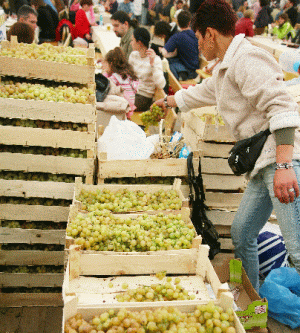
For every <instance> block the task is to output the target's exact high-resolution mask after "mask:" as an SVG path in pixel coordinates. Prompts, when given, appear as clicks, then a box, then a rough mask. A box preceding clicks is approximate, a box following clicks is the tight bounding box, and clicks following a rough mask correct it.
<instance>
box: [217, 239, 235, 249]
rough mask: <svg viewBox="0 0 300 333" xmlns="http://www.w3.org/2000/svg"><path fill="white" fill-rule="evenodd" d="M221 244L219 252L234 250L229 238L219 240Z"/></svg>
mask: <svg viewBox="0 0 300 333" xmlns="http://www.w3.org/2000/svg"><path fill="white" fill-rule="evenodd" d="M219 241H220V243H221V250H234V245H233V244H232V239H231V238H219Z"/></svg>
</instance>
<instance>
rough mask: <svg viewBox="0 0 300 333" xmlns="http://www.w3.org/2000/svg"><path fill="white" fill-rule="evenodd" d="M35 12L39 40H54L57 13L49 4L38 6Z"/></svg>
mask: <svg viewBox="0 0 300 333" xmlns="http://www.w3.org/2000/svg"><path fill="white" fill-rule="evenodd" d="M37 12H38V20H37V25H38V27H39V29H40V31H39V42H43V41H47V40H50V41H53V40H55V30H56V27H57V25H58V22H59V21H58V15H57V13H56V12H55V11H54V10H53V9H52V8H51V7H50V6H49V5H46V6H41V7H39V8H38V10H37Z"/></svg>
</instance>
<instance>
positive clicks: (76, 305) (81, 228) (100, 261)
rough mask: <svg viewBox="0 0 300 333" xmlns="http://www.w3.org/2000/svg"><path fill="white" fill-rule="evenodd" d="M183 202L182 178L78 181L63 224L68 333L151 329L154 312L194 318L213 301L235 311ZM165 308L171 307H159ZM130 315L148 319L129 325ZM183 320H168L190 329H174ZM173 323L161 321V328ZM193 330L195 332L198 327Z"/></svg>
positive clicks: (237, 327) (238, 328) (232, 320)
mask: <svg viewBox="0 0 300 333" xmlns="http://www.w3.org/2000/svg"><path fill="white" fill-rule="evenodd" d="M186 203H187V201H185V200H184V198H183V195H182V191H181V188H180V180H176V182H175V184H174V185H173V186H166V185H148V186H147V185H110V184H102V185H93V186H92V185H85V184H82V183H81V182H80V181H79V180H78V181H77V183H76V185H75V193H74V198H73V204H72V207H71V209H70V214H69V221H68V227H67V248H68V250H67V251H68V252H69V256H68V264H67V269H66V273H65V277H64V286H63V297H64V319H63V325H64V329H65V332H73V333H74V332H81V331H82V330H83V329H84V327H85V326H86V328H85V329H87V330H90V331H92V329H94V330H95V331H99V330H100V331H104V332H106V331H109V329H111V330H113V331H114V330H115V331H117V332H119V331H120V332H121V331H122V328H121V327H119V328H118V326H123V329H124V328H125V327H126V325H128V326H127V329H129V331H128V332H151V331H152V332H155V331H158V329H159V328H158V326H157V325H160V324H162V323H161V321H160V320H156V319H152V320H151V318H152V317H151V312H150V311H151V310H152V311H155V312H154V313H153V314H152V316H154V317H155V318H156V317H159V318H160V317H161V316H160V315H159V313H161V314H162V315H163V316H164V315H167V314H166V311H170V312H172V311H175V313H178V315H179V312H177V311H183V312H195V311H196V312H195V314H196V315H198V317H199V316H201V313H200V311H201V310H200V309H202V310H205V311H206V310H207V309H210V308H213V309H216V308H214V306H213V305H212V304H211V303H209V301H210V300H211V299H212V298H216V299H217V300H216V304H217V305H221V306H223V307H224V309H225V312H226V309H227V308H229V307H231V306H232V304H233V297H232V295H231V294H230V293H228V292H227V291H228V289H227V288H226V286H224V285H222V284H221V283H220V281H219V279H218V277H217V275H216V273H215V271H214V269H213V267H212V265H211V263H210V261H209V259H208V251H209V248H208V246H206V245H201V237H199V236H196V233H195V230H194V228H193V225H192V224H191V221H190V219H189V208H188V207H184V206H185V205H186ZM108 210H109V211H108ZM74 244H75V245H74ZM212 295H214V296H212ZM211 297H212V298H211ZM163 306H165V307H166V306H167V307H168V310H166V308H165V310H158V309H159V308H161V307H163ZM197 306H198V308H197ZM201 306H204V307H202V308H201ZM170 307H174V309H175V310H171V309H170ZM119 310H120V311H121V312H119ZM128 310H129V311H138V312H139V313H138V314H135V315H134V314H130V312H128ZM197 310H198V311H197ZM145 311H146V312H145ZM205 311H204V312H205ZM220 311H221V310H220ZM77 312H80V313H81V315H79V314H78V313H77ZM123 312H124V313H123ZM204 312H203V313H204ZM117 314H118V315H117ZM123 315H125V316H123ZM215 315H216V316H218V314H215ZM227 315H228V317H227ZM74 316H75V317H74ZM81 316H82V317H81ZM135 316H137V317H141V316H146V317H147V318H146V317H145V318H144V319H145V320H144V321H143V322H142V323H141V322H139V320H137V322H133V321H132V320H131V319H133V318H136V317H135ZM181 316H182V317H181ZM184 316H185V315H183V314H181V315H179V317H180V318H182V319H180V320H179V317H178V321H177V319H175V321H174V320H173V319H171V318H169V321H170V323H171V322H172V321H173V326H174V325H175V323H176V321H177V323H176V325H177V324H178V325H188V324H187V322H186V323H185V324H184V323H182V324H179V322H181V321H184ZM205 316H212V313H211V315H210V314H206V315H205ZM219 316H220V313H219ZM223 316H224V318H225V317H226V318H227V319H228V320H229V321H230V325H235V330H234V331H232V332H244V329H243V327H242V326H241V324H240V322H239V321H238V319H237V317H236V316H235V313H234V312H233V311H232V310H228V312H227V313H226V315H225V314H224V315H223ZM116 317H119V318H116ZM191 317H192V315H191ZM191 317H189V318H191ZM113 318H115V319H113ZM126 318H127V320H126ZM222 318H223V317H222ZM165 319H166V318H165ZM124 320H125V321H124ZM195 320H196V321H197V319H195ZM85 321H91V322H90V323H87V322H85ZM190 321H194V319H190ZM196 321H195V322H194V323H195V325H196ZM170 323H168V322H167V320H164V324H165V325H166V327H167V326H168V325H169V324H170ZM210 324H211V325H213V322H211V323H210ZM217 324H219V322H217ZM124 325H125V326H124ZM131 325H133V326H131ZM220 325H221V321H220ZM224 325H229V323H228V324H225V323H224ZM92 326H93V327H92ZM196 326H197V327H198V328H200V326H201V324H200V322H198V324H197V325H196ZM179 327H180V326H179ZM138 329H140V330H138ZM194 329H195V328H193V329H192V331H191V332H193V330H194ZM186 332H190V331H189V330H187V331H186ZM200 332H201V331H200ZM228 332H230V331H228Z"/></svg>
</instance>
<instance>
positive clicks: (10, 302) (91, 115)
mask: <svg viewBox="0 0 300 333" xmlns="http://www.w3.org/2000/svg"><path fill="white" fill-rule="evenodd" d="M2 43H3V45H2V47H7V48H10V47H13V48H18V44H17V42H16V41H15V40H14V39H13V40H12V41H11V43H9V42H7V41H5V42H2ZM94 53H95V51H94V48H93V46H91V47H90V48H89V49H88V50H86V57H87V65H85V66H84V65H73V64H68V63H58V62H50V61H42V60H37V59H20V58H10V57H4V56H0V75H1V76H3V77H5V76H13V77H15V78H17V77H22V78H23V79H24V78H26V79H41V80H48V81H49V80H51V81H55V82H65V83H63V84H66V85H67V84H68V83H75V84H77V86H78V85H80V86H81V87H82V86H85V87H89V88H91V89H93V90H94V89H95V75H94V72H95V71H94ZM0 117H1V118H6V119H7V118H10V119H18V120H21V121H22V120H23V119H29V120H34V121H36V120H38V121H49V122H51V123H52V124H55V123H56V122H63V123H64V122H67V123H77V124H80V125H83V126H85V127H87V131H84V132H82V131H72V130H62V129H55V128H33V127H21V126H0V148H1V152H0V173H1V172H2V173H5V172H9V173H10V174H13V173H15V174H16V176H15V177H13V179H0V200H1V204H0V222H1V223H2V225H0V246H2V250H1V253H0V266H1V267H2V269H1V273H0V288H2V293H1V292H0V306H22V305H57V304H61V303H62V298H61V286H62V282H63V267H64V266H63V265H64V243H65V236H64V235H65V225H66V222H67V219H68V214H69V205H70V203H71V200H72V197H73V191H74V182H73V183H66V182H64V181H61V179H60V181H47V182H46V181H34V180H18V173H19V172H22V173H28V175H32V174H34V173H47V174H55V175H57V177H60V176H62V175H65V174H66V175H72V176H74V179H75V176H82V177H85V181H86V182H87V183H90V184H91V183H92V182H93V177H94V164H95V119H96V112H95V96H91V99H90V100H89V104H73V103H66V102H52V101H51V102H50V101H43V100H23V99H22V100H21V99H13V98H0ZM56 128H57V127H56ZM15 146H18V147H21V148H31V147H32V148H36V147H39V148H40V149H39V151H40V152H41V153H38V154H35V153H32V152H30V153H29V154H28V153H26V154H23V153H21V152H18V153H17V152H14V147H15ZM53 148H63V149H70V150H74V149H75V150H76V151H78V150H81V151H82V153H83V154H84V156H85V157H70V156H63V155H57V156H54V155H47V156H46V155H44V154H43V152H44V150H47V149H53ZM30 179H34V177H33V178H32V177H31V178H30ZM16 200H17V201H16ZM12 221H15V223H16V225H17V226H18V222H20V223H21V225H22V226H23V228H20V227H17V228H16V227H15V228H7V227H3V225H9V224H13V223H12ZM59 222H60V227H61V228H63V229H60V230H59V229H58V230H57V228H54V230H42V229H38V227H39V225H41V224H40V223H43V225H44V226H45V225H46V229H48V228H47V226H48V225H49V226H51V225H52V226H53V224H56V223H59ZM26 225H27V226H26ZM30 225H34V226H36V228H37V229H32V227H30ZM56 225H57V224H56ZM24 227H25V229H24ZM24 244H25V245H24ZM24 248H25V249H26V250H24ZM10 249H13V250H10ZM51 249H54V251H51ZM39 265H43V266H47V267H49V265H50V266H56V268H55V269H54V271H55V273H48V272H47V273H45V267H44V268H43V269H44V270H42V273H11V270H8V271H7V268H9V267H8V266H31V268H32V266H39ZM46 271H47V270H46ZM29 272H30V271H29ZM53 287H56V288H55V289H56V291H57V290H58V293H53V292H52V290H54V289H53ZM15 288H21V289H16V290H17V292H15V293H14V292H12V293H11V292H10V291H11V290H12V291H13V290H14V289H15ZM28 288H34V289H28ZM37 288H40V291H43V290H45V289H43V288H46V289H47V293H37V292H36V291H37ZM20 290H21V292H19V291H20ZM32 290H33V291H32ZM59 291H60V292H59Z"/></svg>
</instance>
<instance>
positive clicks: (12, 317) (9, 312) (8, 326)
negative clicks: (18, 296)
mask: <svg viewBox="0 0 300 333" xmlns="http://www.w3.org/2000/svg"><path fill="white" fill-rule="evenodd" d="M1 295H3V294H0V304H1ZM0 307H1V305H0ZM22 312H23V309H20V308H6V309H3V308H2V309H1V308H0V323H1V332H17V331H18V327H19V326H20V321H21V318H22Z"/></svg>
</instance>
